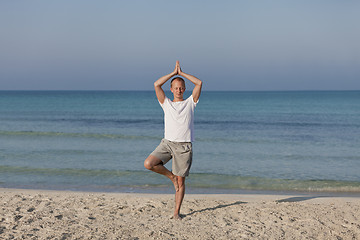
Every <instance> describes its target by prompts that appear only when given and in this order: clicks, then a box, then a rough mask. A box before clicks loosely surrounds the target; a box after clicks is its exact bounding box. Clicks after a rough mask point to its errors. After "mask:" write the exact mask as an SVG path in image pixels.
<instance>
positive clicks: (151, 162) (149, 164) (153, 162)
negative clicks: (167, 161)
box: [144, 155, 162, 170]
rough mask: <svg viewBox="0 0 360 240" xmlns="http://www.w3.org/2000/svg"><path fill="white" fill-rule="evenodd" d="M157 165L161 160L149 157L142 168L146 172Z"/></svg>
mask: <svg viewBox="0 0 360 240" xmlns="http://www.w3.org/2000/svg"><path fill="white" fill-rule="evenodd" d="M159 164H162V162H161V160H160V159H157V158H155V157H153V156H151V155H150V156H149V157H148V158H147V159H145V161H144V167H145V168H146V169H148V170H152V169H153V168H154V167H155V166H156V165H159Z"/></svg>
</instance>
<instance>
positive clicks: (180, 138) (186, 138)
mask: <svg viewBox="0 0 360 240" xmlns="http://www.w3.org/2000/svg"><path fill="white" fill-rule="evenodd" d="M198 102H199V101H198ZM198 102H196V103H195V102H194V98H193V96H192V95H191V96H190V97H188V98H187V99H186V100H184V101H180V102H172V101H171V100H170V99H169V98H167V97H165V100H164V103H163V104H161V103H160V102H159V103H160V106H161V107H162V109H163V110H164V122H165V136H164V138H165V139H167V140H169V141H173V142H193V141H194V110H195V107H196V104H197V103H198Z"/></svg>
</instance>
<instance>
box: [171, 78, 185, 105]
mask: <svg viewBox="0 0 360 240" xmlns="http://www.w3.org/2000/svg"><path fill="white" fill-rule="evenodd" d="M185 89H186V87H185V81H184V79H182V78H181V77H176V78H174V79H172V80H171V85H170V90H171V92H172V93H173V94H174V100H182V99H183V95H184V92H185Z"/></svg>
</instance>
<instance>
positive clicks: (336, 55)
mask: <svg viewBox="0 0 360 240" xmlns="http://www.w3.org/2000/svg"><path fill="white" fill-rule="evenodd" d="M359 23H360V1H357V0H346V1H340V0H338V1H334V0H317V1H314V0H302V1H295V0H294V1H292V0H279V1H270V0H267V1H265V0H264V1H255V0H247V1H246V0H245V1H241V0H229V1H226V0H225V1H213V0H207V1H199V0H193V1H188V0H183V1H171V0H163V1H157V0H154V1H149V0H146V1H145V0H144V1H141V0H131V1H130V0H129V1H125V0H124V1H120V0H118V1H115V0H109V1H94V0H77V1H70V0H61V1H60V0H54V1H48V0H41V1H40V0H33V1H25V0H23V1H20V0H19V1H1V2H0V90H152V89H153V82H154V81H156V80H157V79H158V78H159V77H161V76H163V75H165V74H168V73H170V72H172V71H173V69H174V67H175V62H176V60H179V61H180V65H181V68H182V70H183V71H184V72H185V73H189V74H192V75H194V76H196V77H198V78H200V79H201V80H202V81H203V89H204V90H238V91H277V90H280V91H282V90H360V24H359ZM167 84H168V83H167ZM187 85H188V89H189V88H191V85H192V83H191V82H187ZM189 85H190V87H189ZM168 87H169V86H168V85H166V86H164V88H168Z"/></svg>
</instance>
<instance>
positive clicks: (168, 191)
mask: <svg viewBox="0 0 360 240" xmlns="http://www.w3.org/2000/svg"><path fill="white" fill-rule="evenodd" d="M7 189H8V190H9V191H13V190H15V191H22V190H24V191H28V190H29V191H45V192H74V193H96V194H154V195H157V194H160V195H173V194H174V192H173V188H172V186H171V185H169V186H164V187H140V186H133V187H122V186H119V187H118V188H116V190H109V189H107V190H108V191H106V189H104V188H98V189H95V188H88V189H75V188H73V189H71V188H70V189H69V188H26V187H23V188H22V187H1V186H0V191H6V190H7ZM185 195H269V196H273V195H275V196H289V195H299V196H319V197H345V198H359V199H360V192H351V191H350V192H349V191H348V192H347V191H343V192H342V191H338V192H336V191H296V190H293V191H290V190H289V191H287V190H283V191H280V190H279V191H275V190H247V189H221V188H194V187H187V188H186V193H185Z"/></svg>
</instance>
